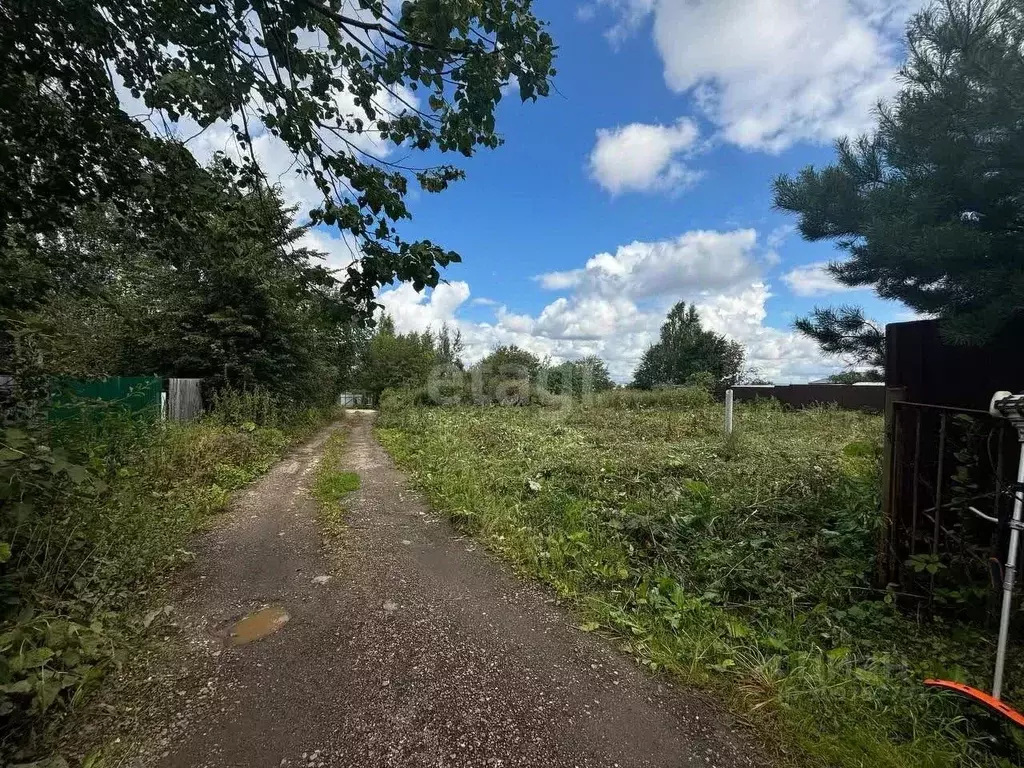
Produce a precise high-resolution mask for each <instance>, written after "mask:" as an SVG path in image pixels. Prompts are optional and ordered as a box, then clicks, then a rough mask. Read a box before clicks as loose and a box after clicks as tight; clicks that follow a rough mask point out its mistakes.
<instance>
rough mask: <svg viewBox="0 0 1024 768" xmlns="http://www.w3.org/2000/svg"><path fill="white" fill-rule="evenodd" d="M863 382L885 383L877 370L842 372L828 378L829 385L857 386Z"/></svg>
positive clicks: (883, 377)
mask: <svg viewBox="0 0 1024 768" xmlns="http://www.w3.org/2000/svg"><path fill="white" fill-rule="evenodd" d="M863 381H870V382H878V381H885V376H883V375H882V372H881V371H879V370H876V369H869V370H867V371H855V370H850V371H843V372H842V373H833V374H832V375H831V376H829V377H828V383H829V384H859V383H860V382H863Z"/></svg>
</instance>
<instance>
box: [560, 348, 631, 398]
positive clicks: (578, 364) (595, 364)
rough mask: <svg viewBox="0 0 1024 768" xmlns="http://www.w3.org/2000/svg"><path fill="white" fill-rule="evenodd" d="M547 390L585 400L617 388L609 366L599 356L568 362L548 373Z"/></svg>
mask: <svg viewBox="0 0 1024 768" xmlns="http://www.w3.org/2000/svg"><path fill="white" fill-rule="evenodd" d="M546 384H547V389H548V391H549V392H552V393H553V394H556V395H572V396H573V397H576V398H583V397H585V396H587V395H591V394H594V393H597V392H606V391H607V390H609V389H613V388H614V387H615V382H613V381H612V377H611V375H610V374H609V373H608V366H607V365H606V364H605V362H604V360H602V359H601V358H600V357H598V356H597V355H588V356H586V357H582V358H580V359H579V360H567V361H566V362H564V363H561V364H560V365H555V366H552V367H551V368H549V369H548V371H547V382H546Z"/></svg>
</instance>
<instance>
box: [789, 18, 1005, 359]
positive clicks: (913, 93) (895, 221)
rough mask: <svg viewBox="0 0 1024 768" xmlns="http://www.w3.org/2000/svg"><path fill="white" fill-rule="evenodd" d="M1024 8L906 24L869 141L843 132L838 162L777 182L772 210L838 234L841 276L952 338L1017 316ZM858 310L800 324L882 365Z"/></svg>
mask: <svg viewBox="0 0 1024 768" xmlns="http://www.w3.org/2000/svg"><path fill="white" fill-rule="evenodd" d="M1022 38H1024V8H1022V6H1021V4H1020V3H1019V2H1016V0H946V2H942V3H936V4H934V5H933V6H930V7H929V8H928V9H926V10H924V11H922V12H921V13H919V14H917V15H916V16H915V17H914V18H913V19H912V20H911V22H910V24H909V26H908V29H907V48H908V52H909V58H908V61H907V63H906V64H905V65H904V67H903V68H902V70H901V72H900V78H901V81H902V85H903V88H902V90H901V92H900V93H899V95H898V96H897V97H896V99H895V100H894V101H893V103H891V104H883V105H882V106H880V108H879V118H878V125H877V129H876V131H875V132H874V134H872V135H871V136H866V137H862V138H859V139H856V140H850V139H843V140H841V141H839V142H838V143H837V145H836V153H837V158H836V162H835V164H834V165H830V166H828V167H826V168H823V169H820V170H819V169H815V168H813V167H810V168H806V169H805V170H803V171H801V172H800V174H798V175H797V176H796V177H795V178H793V177H787V176H782V177H780V178H779V179H777V180H776V182H775V188H774V199H775V205H776V206H777V207H779V208H781V209H782V210H785V211H790V212H792V213H794V214H796V215H797V216H798V217H799V228H800V232H801V234H802V235H803V236H804V237H805V238H806V239H808V240H812V241H817V240H834V241H836V243H837V244H838V246H839V248H841V249H842V250H843V251H845V252H846V253H847V254H849V258H848V259H847V260H845V261H842V262H837V263H835V264H832V265H831V266H830V271H831V272H832V274H833V275H834V276H835V277H836V279H837V280H839V281H840V282H841V283H843V284H844V285H849V286H872V287H873V288H874V289H875V290H876V291H877V292H878V294H879V295H880V296H882V297H883V298H886V299H894V300H897V301H901V302H903V303H904V304H906V305H907V306H909V307H910V308H912V309H914V310H916V311H917V312H919V313H922V314H927V315H934V316H937V317H940V318H941V319H942V321H943V328H944V330H945V332H946V333H947V335H949V336H950V337H951V338H953V339H955V340H960V341H983V340H985V339H986V338H988V337H990V336H991V335H992V334H993V333H995V332H996V331H997V330H999V329H1000V328H1001V327H1003V326H1004V325H1005V324H1006V323H1007V322H1008V321H1009V320H1010V319H1011V318H1013V317H1014V316H1016V315H1017V314H1018V313H1019V312H1020V307H1021V306H1022V302H1024V298H1022V297H1024V269H1022V267H1021V258H1020V254H1021V243H1022V239H1021V235H1020V230H1021V215H1022V214H1021V210H1022V208H1021V204H1020V203H1021V199H1022V196H1024V159H1022V157H1024V156H1022V154H1021V151H1020V147H1021V145H1022V131H1024V126H1022V124H1021V121H1020V104H1021V102H1022V99H1024V61H1022V60H1021V57H1020V53H1019V52H1020V46H1021V42H1022ZM860 319H862V317H861V316H860V315H859V313H857V312H855V311H852V310H849V309H841V310H839V311H838V312H833V311H828V310H819V311H818V312H816V313H815V315H814V316H812V317H811V318H808V319H806V320H804V321H802V324H801V325H800V326H798V327H800V329H801V330H802V331H804V332H807V333H809V334H810V335H811V336H812V337H814V338H819V340H821V341H822V342H823V344H824V345H825V348H826V350H827V351H833V350H831V349H829V346H828V343H829V340H830V339H831V340H833V342H834V344H835V346H836V350H837V351H840V352H845V351H856V350H863V351H862V353H861V354H860V356H859V357H860V359H861V360H862V361H864V362H867V363H868V364H871V365H877V364H879V362H880V346H879V344H878V341H879V339H878V335H877V333H876V332H875V331H874V330H873V329H871V328H870V327H869V326H867V325H865V324H863V323H858V322H857V321H858V320H860Z"/></svg>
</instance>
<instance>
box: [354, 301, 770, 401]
mask: <svg viewBox="0 0 1024 768" xmlns="http://www.w3.org/2000/svg"><path fill="white" fill-rule="evenodd" d="M464 352H465V349H464V345H463V341H462V335H461V332H460V331H459V330H458V329H452V328H450V327H448V326H447V325H442V326H441V328H440V329H439V330H438V331H437V332H432V331H430V330H427V331H424V332H421V333H418V332H411V333H398V332H396V330H395V323H394V320H393V319H392V318H391V317H389V316H387V315H385V316H384V317H383V319H382V320H381V322H380V323H379V324H378V325H377V328H376V330H375V331H374V332H373V333H372V334H371V335H368V336H366V337H364V338H363V340H362V343H361V345H360V347H359V350H358V353H357V359H358V363H357V364H356V372H355V374H354V375H353V376H352V379H351V381H352V382H353V383H354V385H355V386H356V387H357V388H359V389H361V390H362V391H364V392H366V393H368V394H369V395H370V396H371V398H372V399H373V400H374V401H375V402H376V401H378V400H379V399H380V397H381V395H382V394H383V393H385V392H386V391H388V390H405V391H407V392H413V393H414V397H418V398H419V400H420V401H421V402H422V403H424V404H426V403H431V402H433V403H438V402H446V403H463V402H465V403H471V402H487V403H498V404H504V405H528V404H531V403H537V402H540V403H543V402H544V398H545V397H546V396H549V395H550V396H570V397H574V398H577V399H579V398H583V397H585V396H587V395H590V394H595V393H599V392H604V391H607V390H609V389H613V388H615V387H616V386H617V385H616V383H615V382H614V381H613V380H612V377H611V375H610V373H609V371H608V365H607V363H606V362H605V361H604V360H602V359H601V358H600V357H599V356H597V355H588V356H585V357H581V358H579V359H574V360H565V361H562V362H560V363H554V362H552V361H551V360H550V359H548V358H541V357H540V356H538V355H536V354H534V353H532V352H530V351H529V350H526V349H523V348H521V347H519V346H516V345H501V346H497V347H495V348H494V349H492V350H491V351H490V352H489V353H488V354H487V355H485V356H484V357H483V358H482V359H481V360H479V361H477V362H476V363H474V364H472V365H466V364H465V362H464V361H463V355H464ZM744 358H745V354H744V349H743V346H742V345H741V344H739V343H738V342H736V341H732V340H730V339H728V338H726V337H725V336H723V335H721V334H717V333H715V332H713V331H710V330H707V329H705V328H703V327H702V326H701V323H700V315H699V314H698V312H697V309H696V307H695V306H694V305H692V304H691V305H688V304H687V303H686V302H685V301H680V302H678V303H677V304H676V305H675V306H674V307H673V308H672V309H671V310H670V311H669V313H668V317H667V319H666V321H665V323H664V325H663V326H662V328H661V332H660V334H659V338H658V340H657V341H656V342H655V343H653V344H651V345H650V346H649V347H648V348H647V350H646V351H645V352H644V354H643V357H642V358H641V360H640V362H639V364H638V366H637V368H636V370H635V372H634V374H633V378H632V381H631V383H630V385H629V386H630V387H632V388H636V389H647V390H649V389H657V388H662V387H674V386H696V387H700V388H702V389H706V390H708V391H709V392H712V393H715V394H721V393H722V392H723V391H724V390H725V389H727V388H728V387H730V386H732V385H733V384H736V383H738V382H739V381H741V380H744V379H748V380H756V372H752V371H750V370H748V369H746V368H744Z"/></svg>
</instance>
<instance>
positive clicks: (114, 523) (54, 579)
mask: <svg viewBox="0 0 1024 768" xmlns="http://www.w3.org/2000/svg"><path fill="white" fill-rule="evenodd" d="M332 416H333V410H332V409H312V408H311V409H298V408H294V409H287V408H281V407H279V406H277V405H276V404H275V403H273V402H272V401H271V400H270V399H268V398H266V397H261V396H259V395H256V396H252V395H248V396H247V395H237V396H228V397H225V398H222V399H221V400H220V402H219V403H218V407H217V409H216V410H215V411H214V413H213V414H212V415H210V416H207V417H205V418H204V419H202V420H200V421H197V422H193V423H187V424H177V423H171V424H159V423H156V422H155V421H154V420H153V419H152V418H145V417H139V416H130V415H128V414H126V413H125V412H123V411H120V410H118V409H107V410H104V411H102V412H94V413H87V414H85V416H84V418H82V419H75V420H71V421H68V422H64V423H58V424H50V425H42V426H40V425H37V427H36V428H35V429H25V428H14V427H11V428H6V429H0V511H2V512H3V515H2V516H0V542H2V549H3V551H2V552H0V554H3V555H4V557H3V558H0V560H2V561H3V562H2V564H0V574H2V579H0V590H2V591H0V600H2V604H0V723H2V728H0V756H3V757H5V758H7V759H10V758H13V759H14V762H18V761H21V760H24V759H26V758H27V757H29V756H31V755H33V754H34V753H35V751H36V750H37V749H38V748H39V746H40V743H41V742H44V741H45V737H46V735H47V734H48V733H51V732H52V730H53V726H54V724H55V723H56V722H57V721H58V720H59V715H60V714H62V713H64V712H67V711H68V710H69V709H71V708H73V707H74V706H75V705H76V704H77V703H78V702H80V701H81V699H82V697H83V696H84V695H85V694H86V693H87V692H88V691H89V690H90V689H91V688H92V687H94V685H95V684H96V683H97V682H98V681H99V680H100V679H102V677H103V676H104V674H106V673H107V672H108V671H109V670H110V669H111V668H112V667H113V666H115V665H116V664H117V663H119V661H120V660H121V659H122V658H123V657H124V654H125V653H127V652H129V651H130V649H131V648H132V647H133V643H134V641H135V639H136V638H138V636H139V634H140V633H141V632H143V631H144V630H145V628H146V627H147V626H148V625H149V624H150V623H151V622H152V620H153V619H154V618H155V616H156V613H155V612H152V611H150V609H151V608H153V609H154V611H155V609H156V606H154V601H156V600H157V598H158V597H159V595H160V593H161V591H162V589H163V588H164V587H165V581H166V580H165V578H164V576H165V575H166V574H167V573H168V572H169V571H170V569H172V568H173V567H174V566H175V565H177V564H179V563H181V562H182V561H184V560H187V559H188V558H189V557H190V556H191V554H190V553H189V552H188V551H187V542H188V538H189V536H190V535H191V534H192V533H194V532H195V531H196V530H198V529H200V528H201V527H202V526H203V525H204V524H205V523H206V522H207V521H208V520H209V519H210V518H211V516H212V515H214V514H215V513H217V512H219V511H221V510H223V508H224V506H225V504H226V502H227V500H228V496H229V494H230V493H231V491H233V490H235V489H237V488H240V487H241V486H243V485H245V484H246V483H248V482H249V481H251V480H252V479H254V478H255V477H257V476H258V475H260V474H262V473H263V472H265V471H266V470H267V468H268V467H269V466H270V465H271V464H272V463H273V462H274V461H276V460H277V459H278V458H279V457H280V455H281V454H282V452H283V451H284V450H285V449H286V448H287V447H288V446H289V445H290V444H292V443H294V442H296V441H297V440H299V439H301V438H303V437H305V436H307V435H309V434H311V433H312V432H313V431H314V430H315V429H316V428H318V427H319V426H321V425H322V424H324V423H326V422H327V421H328V420H329V419H330V418H331V417H332ZM4 762H5V763H6V759H5V760H4Z"/></svg>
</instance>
